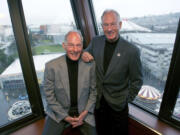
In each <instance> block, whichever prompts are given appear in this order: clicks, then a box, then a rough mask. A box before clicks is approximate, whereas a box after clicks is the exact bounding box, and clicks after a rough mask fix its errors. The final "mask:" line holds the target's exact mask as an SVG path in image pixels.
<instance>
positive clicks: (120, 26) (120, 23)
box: [119, 21, 122, 29]
mask: <svg viewBox="0 0 180 135" xmlns="http://www.w3.org/2000/svg"><path fill="white" fill-rule="evenodd" d="M119 28H120V29H121V28H122V21H120V22H119Z"/></svg>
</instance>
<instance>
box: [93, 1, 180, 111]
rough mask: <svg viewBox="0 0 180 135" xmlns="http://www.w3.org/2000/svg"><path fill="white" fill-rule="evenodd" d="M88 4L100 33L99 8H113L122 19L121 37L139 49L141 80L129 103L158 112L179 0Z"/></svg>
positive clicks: (177, 15)
mask: <svg viewBox="0 0 180 135" xmlns="http://www.w3.org/2000/svg"><path fill="white" fill-rule="evenodd" d="M162 3H163V4H162ZM92 4H93V6H94V11H95V16H96V20H97V27H98V31H99V34H100V35H101V34H103V30H102V27H101V15H102V13H103V11H104V10H105V9H115V10H116V11H118V12H119V14H120V16H121V21H122V28H121V30H120V35H121V37H122V38H124V39H126V40H128V41H129V42H131V43H132V44H134V45H136V46H137V47H138V48H139V49H140V51H141V61H142V66H143V75H144V78H143V81H144V83H143V86H142V88H141V90H140V91H139V94H138V96H137V97H136V99H135V100H134V101H133V102H134V103H135V104H137V105H138V106H141V107H142V108H144V109H146V110H148V111H150V112H152V113H154V114H158V113H159V109H160V105H161V101H162V97H163V93H164V89H165V85H166V80H167V76H168V71H169V67H170V62H171V57H172V52H173V48H174V42H175V38H176V32H177V26H178V19H179V17H180V8H179V7H178V6H177V5H179V4H180V2H179V1H178V0H173V1H172V0H166V1H164V0H158V1H157V0H153V1H152V0H151V1H143V0H138V1H131V0H121V1H116V0H112V1H103V2H102V0H98V1H97V0H92ZM152 7H153V8H152Z"/></svg>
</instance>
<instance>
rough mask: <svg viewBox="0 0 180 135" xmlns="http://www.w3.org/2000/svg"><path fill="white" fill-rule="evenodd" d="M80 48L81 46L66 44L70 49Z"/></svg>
mask: <svg viewBox="0 0 180 135" xmlns="http://www.w3.org/2000/svg"><path fill="white" fill-rule="evenodd" d="M82 46H83V45H82V44H76V45H75V44H72V43H67V47H68V48H70V49H72V48H75V47H76V48H78V49H80V48H82Z"/></svg>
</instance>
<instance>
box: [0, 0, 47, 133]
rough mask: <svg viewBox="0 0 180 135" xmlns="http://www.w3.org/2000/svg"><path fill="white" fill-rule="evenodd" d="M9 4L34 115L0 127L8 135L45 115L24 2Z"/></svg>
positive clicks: (12, 0) (14, 0)
mask: <svg viewBox="0 0 180 135" xmlns="http://www.w3.org/2000/svg"><path fill="white" fill-rule="evenodd" d="M7 2H8V7H9V13H10V17H11V22H12V26H13V31H14V36H15V40H16V45H17V50H18V54H19V60H20V64H21V68H22V74H23V76H24V81H25V85H26V89H27V93H28V97H29V102H30V104H31V110H32V113H31V114H29V115H28V116H24V117H22V118H20V119H18V120H15V121H13V122H11V123H7V125H3V126H2V127H0V132H1V133H2V134H8V133H10V132H12V131H14V130H17V129H18V128H21V127H22V126H25V125H27V124H29V123H31V122H33V121H35V120H37V119H41V118H43V117H44V115H45V114H44V108H43V103H42V100H41V94H40V89H39V85H38V81H37V76H36V72H35V67H34V63H33V58H32V52H31V46H30V41H29V37H28V33H27V28H26V22H25V17H24V13H23V8H22V2H21V0H7Z"/></svg>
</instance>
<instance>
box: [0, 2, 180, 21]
mask: <svg viewBox="0 0 180 135" xmlns="http://www.w3.org/2000/svg"><path fill="white" fill-rule="evenodd" d="M92 1H93V4H94V10H95V14H96V17H97V20H99V18H100V16H101V14H102V12H103V10H105V9H110V8H113V9H115V10H117V11H118V12H119V13H120V15H121V16H122V17H123V18H130V17H140V16H147V15H159V14H167V13H174V12H180V6H179V5H180V0H110V1H109V0H92ZM22 4H23V8H24V12H25V18H26V23H27V24H52V23H54V24H56V23H71V22H74V21H73V20H74V18H73V14H72V10H71V5H70V2H69V1H68V0H22ZM0 24H10V17H9V13H8V6H7V2H6V0H1V4H0Z"/></svg>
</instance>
